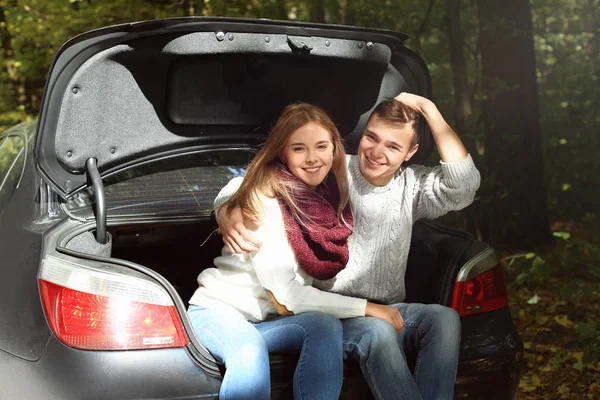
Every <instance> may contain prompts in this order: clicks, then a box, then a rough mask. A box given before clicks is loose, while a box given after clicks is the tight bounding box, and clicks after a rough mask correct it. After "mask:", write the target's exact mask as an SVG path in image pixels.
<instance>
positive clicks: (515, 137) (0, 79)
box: [0, 0, 600, 399]
mask: <svg viewBox="0 0 600 400" xmlns="http://www.w3.org/2000/svg"><path fill="white" fill-rule="evenodd" d="M203 15H204V16H228V17H254V18H270V19H283V20H285V19H290V20H298V21H312V22H323V23H332V24H349V25H356V26H364V27H372V28H384V29H392V30H397V31H402V32H405V33H407V34H409V35H410V36H411V39H409V40H408V41H407V46H408V47H410V48H411V49H413V50H414V51H415V52H417V53H418V54H419V55H420V56H421V57H422V58H423V59H424V60H425V61H426V63H427V65H428V66H429V69H430V71H431V75H432V80H433V88H434V93H433V94H434V101H435V102H436V104H437V105H438V107H439V108H440V109H441V111H442V113H443V114H444V115H445V116H446V118H447V119H448V121H449V122H450V124H451V125H452V126H453V127H454V128H455V129H456V130H457V132H459V134H460V136H461V137H462V138H463V140H464V141H465V144H466V145H467V147H468V149H469V151H470V153H471V154H472V155H473V157H474V159H475V160H476V163H477V164H478V167H479V169H480V171H482V175H483V181H482V186H481V189H480V190H479V193H478V197H477V199H476V201H475V203H474V204H473V205H472V206H470V207H469V208H468V209H467V210H465V211H463V212H461V213H455V214H452V215H450V216H448V217H447V218H446V222H448V223H450V224H452V225H454V226H458V227H460V228H461V229H466V230H468V231H470V232H471V233H473V234H474V235H476V236H477V237H478V238H480V239H482V240H484V241H486V242H488V243H490V244H492V245H493V246H494V247H495V248H496V250H497V251H498V253H499V254H500V257H501V259H502V263H503V266H504V269H505V272H506V278H507V282H508V286H509V296H510V306H511V312H512V314H513V318H514V320H515V323H516V325H517V327H518V330H519V332H520V334H521V336H522V338H523V341H524V342H525V348H526V352H525V360H524V364H523V374H522V380H521V385H520V388H519V396H518V398H519V399H599V398H600V345H599V343H600V326H599V325H598V321H599V320H600V303H599V300H598V298H599V297H598V296H599V293H600V230H599V229H598V228H599V227H600V220H599V219H598V214H599V211H600V210H599V209H600V179H598V177H597V174H598V171H599V170H600V157H599V156H598V151H599V150H600V146H599V144H600V139H599V136H600V135H599V133H600V112H599V109H600V101H599V100H600V80H599V79H598V77H599V74H600V71H599V69H600V58H599V57H598V48H599V47H600V0H530V1H529V0H305V1H292V0H285V1H280V0H103V1H101V0H0V41H1V49H0V60H1V62H2V65H1V70H0V132H1V131H2V130H4V129H6V128H8V127H10V126H12V125H14V124H16V123H19V122H22V121H25V120H30V119H35V118H36V115H37V113H38V111H39V107H40V101H41V98H42V93H43V89H44V84H45V79H46V74H47V72H48V69H49V67H50V65H51V63H52V59H53V56H54V54H55V53H56V51H57V50H58V49H59V48H60V46H61V45H62V44H63V43H64V42H65V41H67V40H68V39H69V38H71V37H73V36H75V35H77V34H79V33H82V32H85V31H88V30H91V29H95V28H100V27H104V26H109V25H115V24H119V23H126V22H132V21H141V20H149V19H156V18H166V17H183V16H203ZM436 157H437V156H436V155H434V156H432V158H431V160H432V162H437V160H438V159H439V158H436ZM1 164H2V159H0V166H1Z"/></svg>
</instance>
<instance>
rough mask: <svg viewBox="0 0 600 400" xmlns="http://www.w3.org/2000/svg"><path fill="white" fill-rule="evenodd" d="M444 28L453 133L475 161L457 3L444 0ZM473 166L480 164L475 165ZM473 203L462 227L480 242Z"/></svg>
mask: <svg viewBox="0 0 600 400" xmlns="http://www.w3.org/2000/svg"><path fill="white" fill-rule="evenodd" d="M446 27H447V33H448V43H449V50H450V64H451V67H452V81H453V84H454V118H455V124H456V131H457V132H458V134H459V135H460V137H461V139H462V141H463V142H464V144H465V146H466V148H467V150H468V152H469V153H470V154H471V156H472V157H473V159H474V160H476V161H479V160H478V157H477V155H478V153H477V146H476V145H475V138H474V130H473V126H474V123H473V108H472V104H471V102H472V100H471V95H470V93H471V89H470V88H469V84H468V80H467V63H466V60H465V53H464V45H465V43H464V38H463V33H462V29H461V24H460V0H447V1H446ZM477 164H480V163H479V162H477ZM476 206H477V205H476V204H474V205H473V206H471V207H469V208H468V209H467V210H466V214H465V218H466V227H467V229H468V230H469V231H470V232H472V233H474V234H476V235H477V237H478V239H483V237H482V233H481V229H480V227H479V218H480V216H479V213H478V212H477V211H476Z"/></svg>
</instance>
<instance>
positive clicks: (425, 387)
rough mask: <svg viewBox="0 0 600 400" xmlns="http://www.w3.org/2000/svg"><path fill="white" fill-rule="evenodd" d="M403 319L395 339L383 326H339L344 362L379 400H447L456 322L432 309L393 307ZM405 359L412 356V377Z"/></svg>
mask: <svg viewBox="0 0 600 400" xmlns="http://www.w3.org/2000/svg"><path fill="white" fill-rule="evenodd" d="M392 306H394V307H396V308H398V310H399V311H400V315H402V318H403V319H404V328H403V329H402V331H401V333H400V334H398V333H397V332H396V331H395V330H394V328H393V327H392V325H391V324H390V323H388V322H387V321H384V320H382V319H378V318H370V317H359V318H350V319H346V320H343V321H342V323H343V325H344V353H345V357H348V358H354V359H355V360H357V361H358V362H359V364H360V367H361V370H362V372H363V375H364V376H365V379H366V380H367V383H368V384H369V387H370V388H371V392H372V393H373V396H374V397H375V398H376V399H381V400H394V399H402V400H413V399H416V400H452V399H453V398H454V383H455V381H456V370H457V366H458V353H459V347H460V329H461V328H460V318H459V316H458V314H457V313H456V311H454V310H453V309H451V308H448V307H443V306H440V305H437V304H427V305H425V304H406V303H400V304H392ZM405 352H407V353H412V354H417V359H416V364H415V368H414V374H413V373H411V371H410V369H409V367H408V365H407V362H406V355H405Z"/></svg>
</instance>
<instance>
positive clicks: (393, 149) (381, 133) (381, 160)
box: [358, 115, 419, 186]
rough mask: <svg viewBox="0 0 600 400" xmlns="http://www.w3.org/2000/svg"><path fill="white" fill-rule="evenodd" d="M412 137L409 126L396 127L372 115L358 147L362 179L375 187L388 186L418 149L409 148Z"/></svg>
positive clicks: (416, 147)
mask: <svg viewBox="0 0 600 400" xmlns="http://www.w3.org/2000/svg"><path fill="white" fill-rule="evenodd" d="M414 135H415V132H414V130H413V129H412V127H411V126H410V125H408V124H407V125H405V126H402V127H398V126H397V125H392V124H390V123H389V122H387V121H383V120H381V119H379V117H378V116H377V115H375V116H373V118H371V120H370V121H369V123H368V124H367V128H366V129H365V132H364V134H363V137H362V139H361V140H360V143H359V145H358V158H359V166H360V172H361V174H362V175H363V176H364V177H365V179H366V180H367V181H368V182H369V183H371V184H372V185H375V186H385V185H387V184H388V183H389V182H390V181H391V180H392V178H393V177H394V174H395V173H396V171H398V169H399V168H400V166H401V165H402V163H403V162H404V161H408V160H409V159H410V158H411V157H412V156H413V154H415V152H416V151H417V149H418V148H419V145H418V144H417V145H414V146H413V145H412V141H413V137H414Z"/></svg>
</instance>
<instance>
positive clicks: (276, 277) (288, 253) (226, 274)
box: [189, 178, 367, 322]
mask: <svg viewBox="0 0 600 400" xmlns="http://www.w3.org/2000/svg"><path fill="white" fill-rule="evenodd" d="M241 181H242V178H236V179H234V180H232V181H231V182H230V184H228V187H230V188H232V187H234V188H235V189H233V192H235V190H237V188H238V187H239V185H240V184H241ZM233 192H231V193H233ZM259 200H260V204H261V214H260V216H259V218H260V225H259V226H258V227H256V226H247V228H249V229H250V230H251V231H252V233H253V235H254V236H256V237H257V238H258V239H259V240H260V241H261V242H262V243H263V245H262V246H261V248H260V250H258V251H255V252H252V253H249V254H234V253H231V251H229V249H228V248H227V247H226V246H225V247H223V250H222V252H221V256H220V257H217V258H215V259H214V265H215V266H216V267H217V268H207V269H205V270H204V271H202V272H201V273H200V275H199V276H198V284H199V287H198V289H197V290H196V292H195V293H194V295H193V296H192V298H191V299H190V301H189V303H190V304H194V305H198V306H202V307H206V308H213V309H214V308H216V309H219V308H220V309H229V310H233V311H235V312H237V313H238V314H239V315H240V316H241V317H243V318H244V319H247V320H249V321H252V322H260V321H263V320H265V319H267V318H268V317H269V316H273V315H277V312H276V311H275V308H274V307H273V306H272V305H271V303H270V302H269V300H268V298H267V295H266V293H265V289H268V290H270V291H271V292H272V293H273V296H274V297H275V298H276V299H277V301H278V302H279V303H280V304H282V305H284V306H285V307H286V308H287V309H288V310H290V311H292V312H293V313H294V314H299V313H302V312H308V311H321V312H325V313H328V314H331V315H333V316H334V317H337V318H350V317H359V316H364V315H365V308H366V306H367V302H366V300H364V299H358V298H350V297H346V296H342V295H339V294H335V293H329V292H325V291H322V290H319V289H317V288H314V287H312V286H311V285H312V282H313V278H312V277H311V276H310V275H308V274H307V273H306V272H305V271H304V270H303V269H302V268H301V267H300V265H299V264H298V262H297V260H296V257H295V255H294V252H293V250H292V248H291V246H290V243H289V241H288V240H287V236H286V233H285V226H284V224H283V215H282V213H281V208H280V206H279V203H278V202H277V200H276V199H274V198H268V197H265V196H259Z"/></svg>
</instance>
